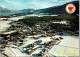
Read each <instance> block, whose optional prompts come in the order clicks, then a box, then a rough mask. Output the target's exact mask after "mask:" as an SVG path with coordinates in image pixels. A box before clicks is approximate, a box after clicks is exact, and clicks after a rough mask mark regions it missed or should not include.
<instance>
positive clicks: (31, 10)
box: [21, 8, 38, 13]
mask: <svg viewBox="0 0 80 57" xmlns="http://www.w3.org/2000/svg"><path fill="white" fill-rule="evenodd" d="M36 10H38V9H37V8H29V9H23V10H21V12H23V13H29V12H31V13H33V12H35V11H36Z"/></svg>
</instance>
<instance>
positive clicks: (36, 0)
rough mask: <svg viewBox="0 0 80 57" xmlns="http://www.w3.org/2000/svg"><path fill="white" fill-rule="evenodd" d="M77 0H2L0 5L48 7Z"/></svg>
mask: <svg viewBox="0 0 80 57" xmlns="http://www.w3.org/2000/svg"><path fill="white" fill-rule="evenodd" d="M70 1H77V0H0V5H3V6H5V7H6V8H8V9H14V10H19V9H27V8H39V9H41V8H48V7H51V6H56V5H62V4H64V3H67V2H70Z"/></svg>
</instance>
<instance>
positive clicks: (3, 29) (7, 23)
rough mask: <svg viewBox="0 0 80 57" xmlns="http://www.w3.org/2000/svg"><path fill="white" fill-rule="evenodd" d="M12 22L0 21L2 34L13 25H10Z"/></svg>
mask: <svg viewBox="0 0 80 57" xmlns="http://www.w3.org/2000/svg"><path fill="white" fill-rule="evenodd" d="M10 22H11V21H0V32H2V31H5V30H6V29H7V28H8V27H10V26H11V25H10V24H9V23H10Z"/></svg>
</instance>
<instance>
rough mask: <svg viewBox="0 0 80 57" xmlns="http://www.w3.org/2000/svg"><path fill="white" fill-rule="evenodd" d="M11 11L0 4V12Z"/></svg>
mask: <svg viewBox="0 0 80 57" xmlns="http://www.w3.org/2000/svg"><path fill="white" fill-rule="evenodd" d="M10 12H11V11H10V10H9V9H7V8H6V7H4V6H2V5H0V13H10Z"/></svg>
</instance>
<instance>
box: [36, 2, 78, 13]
mask: <svg viewBox="0 0 80 57" xmlns="http://www.w3.org/2000/svg"><path fill="white" fill-rule="evenodd" d="M70 3H71V4H74V5H75V6H76V11H75V13H74V14H79V1H72V2H69V3H66V4H64V5H60V6H56V7H54V6H53V7H50V8H46V9H40V10H38V11H39V12H41V13H49V14H67V12H66V10H65V7H66V5H67V4H70ZM38 11H36V12H38Z"/></svg>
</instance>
